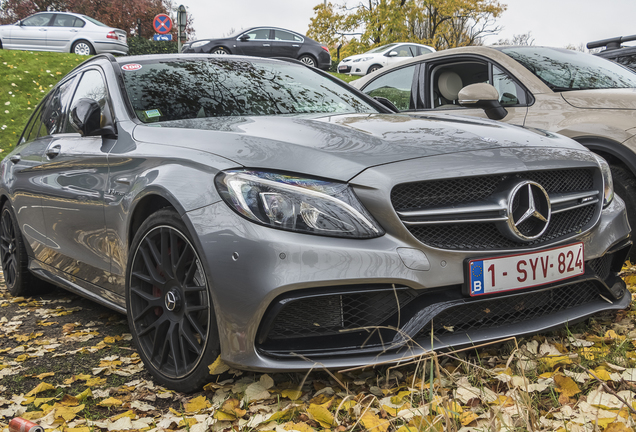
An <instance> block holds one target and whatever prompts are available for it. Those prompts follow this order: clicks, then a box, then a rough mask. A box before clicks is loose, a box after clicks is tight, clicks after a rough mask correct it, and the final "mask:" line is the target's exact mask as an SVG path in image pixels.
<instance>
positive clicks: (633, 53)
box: [587, 35, 636, 70]
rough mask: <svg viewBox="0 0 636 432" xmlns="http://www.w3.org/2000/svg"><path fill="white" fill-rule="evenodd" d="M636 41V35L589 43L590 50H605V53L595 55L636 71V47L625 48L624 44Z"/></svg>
mask: <svg viewBox="0 0 636 432" xmlns="http://www.w3.org/2000/svg"><path fill="white" fill-rule="evenodd" d="M632 41H636V35H632V36H619V37H615V38H610V39H603V40H600V41H595V42H589V43H588V44H587V48H588V49H594V48H605V49H604V50H603V51H600V52H597V53H594V55H597V56H599V57H603V58H606V59H608V60H612V61H615V62H616V63H619V64H622V65H624V66H627V67H628V68H631V69H634V70H636V46H623V45H622V43H623V42H632Z"/></svg>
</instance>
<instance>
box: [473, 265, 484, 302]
mask: <svg viewBox="0 0 636 432" xmlns="http://www.w3.org/2000/svg"><path fill="white" fill-rule="evenodd" d="M475 294H484V262H483V261H472V262H471V263H470V295H475Z"/></svg>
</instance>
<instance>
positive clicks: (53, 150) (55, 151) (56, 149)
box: [46, 144, 62, 159]
mask: <svg viewBox="0 0 636 432" xmlns="http://www.w3.org/2000/svg"><path fill="white" fill-rule="evenodd" d="M61 148H62V147H61V146H60V145H59V144H57V145H54V146H53V147H49V148H48V149H46V155H47V156H48V158H49V159H53V158H54V157H55V156H57V155H59V154H60V150H61Z"/></svg>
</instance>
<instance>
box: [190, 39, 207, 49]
mask: <svg viewBox="0 0 636 432" xmlns="http://www.w3.org/2000/svg"><path fill="white" fill-rule="evenodd" d="M209 43H210V41H199V42H192V44H191V45H190V48H198V47H201V46H203V45H207V44H209Z"/></svg>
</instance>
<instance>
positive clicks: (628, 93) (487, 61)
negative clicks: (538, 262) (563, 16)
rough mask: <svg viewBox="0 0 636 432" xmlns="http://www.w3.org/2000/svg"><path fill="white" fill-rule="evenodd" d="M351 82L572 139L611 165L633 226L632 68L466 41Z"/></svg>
mask: <svg viewBox="0 0 636 432" xmlns="http://www.w3.org/2000/svg"><path fill="white" fill-rule="evenodd" d="M351 84H352V85H353V86H354V87H357V88H359V89H361V90H362V91H363V92H364V93H367V94H368V95H370V96H372V97H379V98H386V99H388V100H389V101H390V102H392V103H393V104H394V105H395V106H396V107H397V108H398V109H399V110H400V111H405V112H411V113H413V114H417V115H430V114H431V113H433V112H434V113H440V112H443V113H449V114H450V113H452V114H461V115H469V116H476V117H489V118H491V119H494V120H501V121H504V122H507V123H512V124H518V125H523V126H527V127H534V128H540V129H544V130H547V131H552V132H558V133H560V134H563V135H566V136H568V137H570V138H573V139H575V140H576V141H578V142H579V143H581V144H583V145H585V146H586V147H588V148H590V149H591V150H592V151H594V152H595V153H598V154H599V155H601V156H603V157H604V158H605V159H606V160H607V161H608V162H609V163H610V166H611V168H612V174H613V177H614V186H615V188H616V191H617V193H618V194H619V195H620V196H621V197H622V198H623V199H624V200H625V202H626V204H627V209H628V214H629V220H630V223H631V225H632V227H636V176H635V174H636V72H634V71H632V70H630V69H628V68H625V67H623V66H620V65H618V64H616V63H613V62H610V61H608V60H605V59H603V58H600V57H597V56H593V55H590V54H584V53H581V52H576V51H571V50H566V49H560V48H545V47H519V46H516V47H509V46H496V47H465V48H454V49H449V50H445V51H440V52H436V53H432V54H425V55H422V56H420V57H417V58H414V59H412V60H409V61H405V62H402V63H400V64H398V65H395V66H393V67H390V68H384V69H381V70H379V71H378V72H376V73H373V74H370V75H367V76H365V77H363V78H360V79H358V80H356V81H353V82H352V83H351ZM385 102H386V101H385ZM635 258H636V248H633V249H632V261H635Z"/></svg>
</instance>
